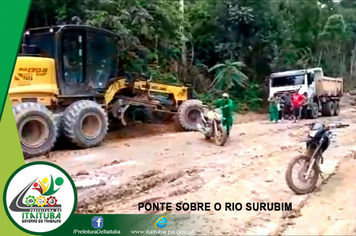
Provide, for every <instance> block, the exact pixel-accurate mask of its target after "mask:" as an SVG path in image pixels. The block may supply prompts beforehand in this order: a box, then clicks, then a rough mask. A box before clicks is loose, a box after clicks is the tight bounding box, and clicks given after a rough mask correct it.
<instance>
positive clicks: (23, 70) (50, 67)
mask: <svg viewBox="0 0 356 236" xmlns="http://www.w3.org/2000/svg"><path fill="white" fill-rule="evenodd" d="M117 40H118V36H117V35H115V34H113V33H111V32H109V31H107V30H103V29H98V28H94V27H89V26H83V25H64V26H52V27H43V28H36V29H29V30H26V31H25V34H24V38H23V43H22V46H21V49H20V53H19V55H18V58H17V62H16V65H15V69H14V72H13V77H12V81H11V85H10V89H9V96H10V99H11V102H12V105H13V112H14V116H15V120H16V124H17V128H18V133H19V137H20V142H21V145H22V150H23V153H24V155H25V157H31V156H38V155H42V154H45V153H47V152H49V151H50V150H51V149H52V147H53V145H54V143H55V142H56V140H57V138H58V137H59V136H64V137H65V138H66V139H68V140H69V141H70V142H72V143H73V144H75V145H76V146H78V147H81V148H88V147H93V146H97V145H99V144H100V143H101V142H102V141H103V139H104V138H105V136H106V134H107V130H108V125H109V119H108V117H114V118H118V119H119V120H121V122H122V123H124V124H125V123H128V122H127V119H128V117H127V112H126V111H127V110H129V108H130V107H149V108H152V109H153V110H158V111H160V110H162V111H163V112H176V113H178V117H180V119H179V120H180V123H181V124H182V126H183V127H184V128H185V129H187V130H189V129H191V130H192V129H194V127H195V124H194V122H195V123H196V121H194V119H191V118H189V117H191V116H192V115H191V113H194V111H195V113H196V110H197V109H198V108H199V105H200V104H201V103H200V101H197V100H189V99H190V97H189V91H188V90H189V88H187V87H180V86H171V85H165V84H160V83H152V82H150V81H149V80H148V79H149V78H148V77H147V76H146V75H142V74H136V75H135V74H131V73H126V72H121V73H120V72H119V71H118V66H117V65H118V52H117V51H118V50H117ZM151 91H152V92H153V93H155V92H160V93H161V94H167V95H168V96H171V97H172V99H171V100H170V101H171V102H169V103H168V101H169V99H168V100H166V102H164V101H163V100H160V99H158V98H157V96H151V95H150V94H151ZM193 116H194V114H193ZM193 118H194V117H193ZM189 119H190V120H189Z"/></svg>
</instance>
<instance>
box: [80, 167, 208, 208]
mask: <svg viewBox="0 0 356 236" xmlns="http://www.w3.org/2000/svg"><path fill="white" fill-rule="evenodd" d="M202 171H204V170H203V169H197V168H191V169H187V170H184V171H178V172H175V173H170V174H164V172H163V171H160V170H150V171H147V172H145V173H143V174H141V175H139V176H135V177H132V179H131V180H130V181H128V182H127V183H125V184H123V185H119V186H115V185H110V184H109V185H107V186H106V185H105V186H104V187H94V188H89V189H83V190H82V191H79V193H78V195H79V197H81V196H83V195H84V196H86V197H83V198H81V201H79V203H78V206H77V209H76V213H77V214H94V213H103V210H104V207H105V206H106V205H110V204H115V205H118V204H121V203H123V202H124V201H125V200H126V199H128V198H129V200H130V201H132V200H134V199H138V198H140V197H142V196H145V195H149V192H150V191H151V190H152V189H154V188H156V187H159V186H162V185H166V188H165V189H166V190H167V189H168V188H167V187H169V186H171V187H173V188H175V190H174V191H171V192H169V193H168V194H166V195H167V196H168V197H173V196H178V195H183V194H186V193H188V192H195V191H198V190H199V189H200V188H201V187H202V186H203V185H204V181H203V180H202V179H201V178H200V177H199V175H198V174H199V173H200V172H202ZM182 178H184V179H185V180H186V181H187V182H195V184H194V186H189V185H185V186H183V187H182V188H178V189H176V188H177V186H179V185H182V184H183V181H181V182H180V183H178V180H180V179H182ZM164 198H165V197H163V196H162V197H154V198H146V199H145V200H140V202H152V201H157V200H158V199H159V200H162V199H164ZM137 206H138V205H132V208H136V209H137Z"/></svg>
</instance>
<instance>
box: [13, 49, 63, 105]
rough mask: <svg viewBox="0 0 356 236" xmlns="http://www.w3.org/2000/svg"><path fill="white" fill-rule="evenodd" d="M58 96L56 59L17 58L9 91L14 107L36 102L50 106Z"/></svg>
mask: <svg viewBox="0 0 356 236" xmlns="http://www.w3.org/2000/svg"><path fill="white" fill-rule="evenodd" d="M58 94H59V89H58V84H57V80H56V66H55V60H54V59H51V58H43V57H30V56H19V57H18V58H17V61H16V65H15V69H14V72H13V74H12V78H11V84H10V89H9V96H10V99H11V102H12V104H13V105H14V104H16V103H20V102H27V101H35V102H38V103H41V104H43V105H45V106H50V105H52V104H53V102H54V101H55V100H56V98H57V96H58Z"/></svg>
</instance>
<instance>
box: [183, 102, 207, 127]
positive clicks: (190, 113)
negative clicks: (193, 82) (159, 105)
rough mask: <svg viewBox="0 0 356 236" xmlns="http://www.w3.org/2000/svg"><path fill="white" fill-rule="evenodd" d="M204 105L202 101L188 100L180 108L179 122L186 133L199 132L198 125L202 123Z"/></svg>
mask: <svg viewBox="0 0 356 236" xmlns="http://www.w3.org/2000/svg"><path fill="white" fill-rule="evenodd" d="M202 105H203V103H202V102H201V101H200V100H195V99H192V100H188V101H185V102H183V103H182V104H181V105H180V106H179V108H178V120H179V123H180V125H181V126H182V127H183V129H184V130H186V131H198V128H197V124H198V123H199V122H200V120H201V117H200V112H201V111H202V109H203V107H202Z"/></svg>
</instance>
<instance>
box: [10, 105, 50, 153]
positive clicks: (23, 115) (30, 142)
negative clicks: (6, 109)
mask: <svg viewBox="0 0 356 236" xmlns="http://www.w3.org/2000/svg"><path fill="white" fill-rule="evenodd" d="M12 109H13V112H14V116H15V121H16V126H17V130H18V134H19V138H20V143H21V147H22V152H23V154H24V157H25V158H30V157H35V156H40V155H44V154H47V153H48V152H49V151H51V149H52V148H53V146H54V143H55V142H56V139H57V126H56V123H55V121H54V117H53V114H52V112H51V111H49V110H48V109H47V108H46V107H45V106H43V105H42V104H39V103H32V102H25V103H19V104H17V105H15V106H14V107H13V108H12Z"/></svg>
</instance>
